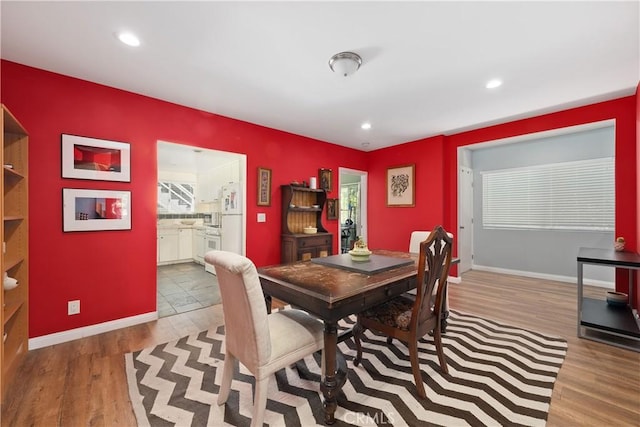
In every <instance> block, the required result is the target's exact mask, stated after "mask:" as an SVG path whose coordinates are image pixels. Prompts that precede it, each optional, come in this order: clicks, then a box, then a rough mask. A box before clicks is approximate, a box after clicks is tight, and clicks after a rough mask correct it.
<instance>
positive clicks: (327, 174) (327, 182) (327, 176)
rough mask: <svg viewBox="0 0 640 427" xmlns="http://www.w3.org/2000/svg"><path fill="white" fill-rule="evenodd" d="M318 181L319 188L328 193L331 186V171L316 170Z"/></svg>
mask: <svg viewBox="0 0 640 427" xmlns="http://www.w3.org/2000/svg"><path fill="white" fill-rule="evenodd" d="M318 179H319V180H320V188H322V189H324V190H326V191H327V193H328V192H330V191H331V187H332V185H333V176H332V172H331V169H318Z"/></svg>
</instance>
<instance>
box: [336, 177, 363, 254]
mask: <svg viewBox="0 0 640 427" xmlns="http://www.w3.org/2000/svg"><path fill="white" fill-rule="evenodd" d="M338 173H339V180H338V186H339V189H340V192H339V194H338V197H339V204H338V205H339V208H340V216H339V220H340V240H338V251H339V252H340V253H345V252H348V251H349V250H350V249H351V248H352V247H353V243H354V242H355V240H356V239H357V238H358V237H361V238H362V239H363V240H364V241H365V242H366V241H367V178H368V175H367V172H365V171H360V170H355V169H347V168H339V171H338Z"/></svg>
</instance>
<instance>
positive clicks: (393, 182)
mask: <svg viewBox="0 0 640 427" xmlns="http://www.w3.org/2000/svg"><path fill="white" fill-rule="evenodd" d="M415 195H416V177H415V165H403V166H395V167H392V168H389V169H387V206H391V207H407V206H415Z"/></svg>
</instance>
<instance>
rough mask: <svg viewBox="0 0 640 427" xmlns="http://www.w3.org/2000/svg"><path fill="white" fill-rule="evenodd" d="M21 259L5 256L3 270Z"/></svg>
mask: <svg viewBox="0 0 640 427" xmlns="http://www.w3.org/2000/svg"><path fill="white" fill-rule="evenodd" d="M22 261H23V258H8V257H7V258H5V259H4V271H9V270H11V269H12V268H14V267H15V266H17V265H18V264H20V263H21V262H22Z"/></svg>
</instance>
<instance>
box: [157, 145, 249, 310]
mask: <svg viewBox="0 0 640 427" xmlns="http://www.w3.org/2000/svg"><path fill="white" fill-rule="evenodd" d="M157 159H158V168H157V173H158V195H157V260H156V261H157V276H156V290H157V291H156V293H157V307H156V308H157V312H158V317H166V316H171V315H173V314H178V313H184V312H187V311H191V310H196V309H200V308H204V307H208V306H211V305H214V304H219V303H220V302H221V299H220V291H219V288H218V282H217V278H216V276H215V274H214V273H215V271H214V270H213V269H212V268H207V267H211V266H209V265H208V264H205V263H204V253H205V252H206V250H207V248H210V247H211V245H210V244H208V242H209V240H211V238H213V237H215V239H217V240H216V241H217V242H218V243H217V245H216V248H218V249H223V250H230V251H233V252H236V253H239V254H241V255H244V254H245V253H246V238H245V236H246V203H244V202H243V200H244V198H243V197H242V195H243V194H246V181H247V180H246V155H244V154H237V153H230V152H225V151H218V150H211V149H206V148H201V147H194V146H190V145H184V144H176V143H172V142H166V141H158V146H157ZM230 188H231V189H232V190H233V202H234V207H235V208H236V209H235V210H234V211H233V212H229V211H228V209H227V210H225V209H224V203H223V200H224V199H225V197H228V196H229V194H228V193H229V189H230ZM230 213H233V215H229V214H230ZM231 219H232V220H233V221H231ZM225 223H226V224H227V227H226V229H225V226H224V225H225ZM231 225H233V227H231ZM225 239H226V244H225Z"/></svg>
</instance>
